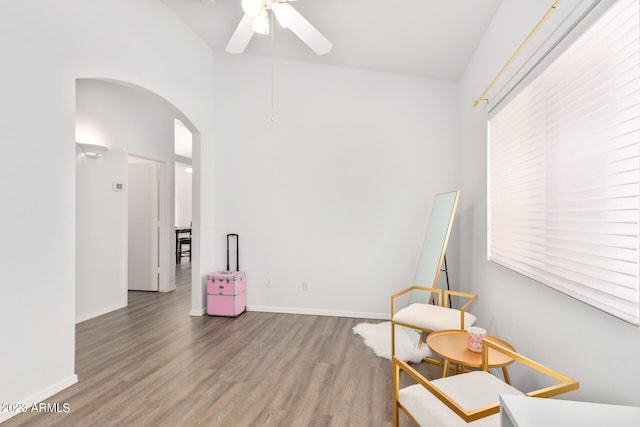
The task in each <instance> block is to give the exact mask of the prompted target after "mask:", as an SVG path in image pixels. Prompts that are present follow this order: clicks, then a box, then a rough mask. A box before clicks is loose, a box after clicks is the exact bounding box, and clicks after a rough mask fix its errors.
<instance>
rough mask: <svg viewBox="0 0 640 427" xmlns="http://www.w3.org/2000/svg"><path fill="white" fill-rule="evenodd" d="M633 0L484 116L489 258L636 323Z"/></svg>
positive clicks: (638, 61) (638, 124)
mask: <svg viewBox="0 0 640 427" xmlns="http://www.w3.org/2000/svg"><path fill="white" fill-rule="evenodd" d="M638 3H639V2H638V1H637V0H622V1H619V2H618V3H616V4H615V5H613V6H612V7H611V8H610V9H609V10H608V11H607V12H605V13H604V14H603V15H602V16H601V17H600V18H599V19H598V20H597V21H596V22H595V23H594V24H593V25H592V26H591V27H590V28H589V29H587V30H586V31H585V32H584V33H583V34H582V35H581V36H580V37H578V38H577V39H576V40H575V41H574V42H573V44H572V45H571V46H570V47H569V48H568V49H567V50H566V51H565V52H563V53H562V54H561V55H560V56H558V57H557V58H556V59H555V61H554V62H553V63H552V64H551V65H549V66H548V67H547V68H546V69H545V70H544V71H542V72H541V73H540V74H539V75H538V76H537V77H536V78H535V79H534V80H533V81H531V82H530V83H529V84H528V85H527V86H526V87H525V88H524V89H523V90H522V91H521V92H520V93H518V94H517V95H516V96H515V97H514V98H513V99H512V100H511V101H509V103H508V104H507V105H505V106H504V107H503V108H502V109H501V110H500V111H498V112H497V113H496V114H495V116H493V117H492V118H491V119H490V121H489V170H488V173H489V194H488V197H489V200H488V206H489V212H488V214H489V215H488V221H489V224H488V256H489V259H490V260H492V261H495V262H497V263H499V264H502V265H504V266H506V267H508V268H511V269H513V270H515V271H517V272H519V273H522V274H524V275H526V276H529V277H531V278H533V279H535V280H537V281H540V282H542V283H544V284H546V285H549V286H551V287H553V288H555V289H557V290H559V291H562V292H565V293H566V294H568V295H571V296H572V297H575V298H578V299H580V300H582V301H584V302H586V303H588V304H591V305H593V306H595V307H597V308H599V309H601V310H604V311H606V312H608V313H611V314H613V315H615V316H618V317H620V318H621V319H624V320H625V321H628V322H630V323H633V324H636V325H638V324H639V322H640V316H639V306H640V304H639V286H638V263H639V260H638V256H639V249H638V245H639V240H638V233H639V222H640V221H639V209H640V202H639V192H640V51H639V45H640V43H639V40H638V37H639V34H640V29H639V26H638V22H639V20H640V18H639V15H638Z"/></svg>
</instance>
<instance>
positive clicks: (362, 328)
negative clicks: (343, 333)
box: [353, 322, 433, 362]
mask: <svg viewBox="0 0 640 427" xmlns="http://www.w3.org/2000/svg"><path fill="white" fill-rule="evenodd" d="M353 332H354V333H356V334H358V335H360V336H361V337H362V338H363V339H364V344H365V345H366V346H367V347H370V348H371V349H372V350H373V352H374V353H375V354H376V356H379V357H384V358H385V359H391V322H382V323H360V324H358V325H356V326H354V327H353ZM419 338H420V335H419V334H418V332H416V331H414V330H412V329H408V328H405V327H402V326H396V356H398V358H399V359H401V360H404V361H405V362H420V361H422V359H424V358H425V357H427V356H433V354H432V353H431V350H429V347H428V346H427V345H426V344H423V345H422V348H417V347H416V345H417V343H418V339H419Z"/></svg>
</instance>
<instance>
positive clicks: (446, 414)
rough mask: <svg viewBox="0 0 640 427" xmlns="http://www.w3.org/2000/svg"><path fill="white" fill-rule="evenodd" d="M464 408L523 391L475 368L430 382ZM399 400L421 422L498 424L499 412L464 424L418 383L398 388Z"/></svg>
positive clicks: (441, 426) (451, 426) (435, 426)
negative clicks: (474, 369)
mask: <svg viewBox="0 0 640 427" xmlns="http://www.w3.org/2000/svg"><path fill="white" fill-rule="evenodd" d="M431 383H432V384H433V385H434V386H436V387H437V388H439V389H440V390H441V391H442V392H443V393H445V394H446V395H448V396H449V397H450V398H451V399H452V400H454V401H456V402H457V403H458V404H459V405H460V406H462V407H463V408H464V409H465V410H468V411H471V410H473V409H477V408H480V407H483V406H486V405H490V404H492V403H495V402H497V401H498V398H499V395H500V394H515V395H522V394H523V393H522V392H520V391H518V390H517V389H515V388H513V387H512V386H510V385H509V384H507V383H505V382H503V381H501V380H500V379H498V378H496V377H495V376H493V375H491V374H490V373H488V372H484V371H474V372H469V373H466V374H461V375H455V376H452V377H446V378H440V379H437V380H433V381H431ZM398 401H399V402H400V404H401V405H402V406H404V408H405V409H407V410H408V411H409V413H411V415H412V416H413V417H414V418H415V419H416V421H418V423H419V424H420V425H423V426H429V427H457V426H477V427H493V426H495V427H498V426H499V425H500V414H494V415H490V416H488V417H485V418H481V419H479V420H477V421H473V422H471V423H466V422H465V421H464V420H463V419H462V418H460V417H459V416H458V415H457V414H456V413H455V412H453V411H451V410H450V409H449V408H448V407H447V406H446V405H445V404H444V403H442V402H441V401H440V400H439V399H438V398H437V397H435V396H434V395H433V394H431V393H430V392H429V391H428V390H426V389H425V388H424V387H422V386H421V385H419V384H414V385H411V386H408V387H405V388H403V389H401V390H400V392H399V395H398Z"/></svg>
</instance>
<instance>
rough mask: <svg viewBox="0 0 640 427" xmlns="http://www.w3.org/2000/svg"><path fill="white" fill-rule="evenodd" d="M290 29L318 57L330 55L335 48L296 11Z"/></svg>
mask: <svg viewBox="0 0 640 427" xmlns="http://www.w3.org/2000/svg"><path fill="white" fill-rule="evenodd" d="M291 9H293V7H291ZM289 29H290V30H291V31H293V33H294V34H295V35H296V36H298V38H300V40H302V41H303V42H304V43H305V44H306V45H307V46H309V47H310V48H311V50H313V51H314V52H315V53H317V54H318V55H324V54H326V53H329V51H330V50H331V48H333V44H332V43H331V42H330V41H329V40H328V39H327V38H326V37H325V36H323V35H322V33H320V31H318V30H316V28H315V27H314V26H313V25H311V24H310V23H309V21H307V20H306V19H304V17H303V16H302V15H300V12H298V11H297V10H295V9H293V19H292V20H291V23H290V24H289Z"/></svg>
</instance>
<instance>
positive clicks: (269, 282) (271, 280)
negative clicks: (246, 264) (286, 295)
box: [265, 277, 273, 288]
mask: <svg viewBox="0 0 640 427" xmlns="http://www.w3.org/2000/svg"><path fill="white" fill-rule="evenodd" d="M265 285H266V286H267V288H270V287H272V286H273V277H267V281H266V283H265Z"/></svg>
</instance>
